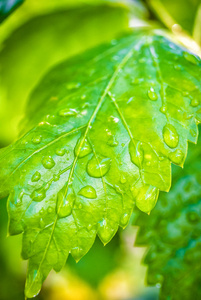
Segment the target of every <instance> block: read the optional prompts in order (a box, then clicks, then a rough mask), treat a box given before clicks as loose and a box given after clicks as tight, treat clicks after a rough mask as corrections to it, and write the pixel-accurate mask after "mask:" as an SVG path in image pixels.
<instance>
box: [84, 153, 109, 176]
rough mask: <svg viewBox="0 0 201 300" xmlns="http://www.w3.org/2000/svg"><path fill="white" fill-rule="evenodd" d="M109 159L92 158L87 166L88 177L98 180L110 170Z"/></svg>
mask: <svg viewBox="0 0 201 300" xmlns="http://www.w3.org/2000/svg"><path fill="white" fill-rule="evenodd" d="M110 164H111V159H110V158H103V159H101V158H100V157H95V156H93V157H92V159H91V160H90V161H89V162H88V164H87V172H88V174H89V175H90V176H92V177H96V178H100V177H102V176H104V175H105V174H107V172H108V171H109V169H110Z"/></svg>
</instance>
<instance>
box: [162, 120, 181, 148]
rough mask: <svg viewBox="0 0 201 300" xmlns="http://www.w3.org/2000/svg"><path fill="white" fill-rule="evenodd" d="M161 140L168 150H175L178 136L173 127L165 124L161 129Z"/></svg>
mask: <svg viewBox="0 0 201 300" xmlns="http://www.w3.org/2000/svg"><path fill="white" fill-rule="evenodd" d="M163 138H164V142H165V143H166V145H167V146H168V147H170V148H176V147H177V145H178V143H179V136H178V133H177V131H176V129H175V127H174V126H173V125H171V124H167V125H165V126H164V128H163Z"/></svg>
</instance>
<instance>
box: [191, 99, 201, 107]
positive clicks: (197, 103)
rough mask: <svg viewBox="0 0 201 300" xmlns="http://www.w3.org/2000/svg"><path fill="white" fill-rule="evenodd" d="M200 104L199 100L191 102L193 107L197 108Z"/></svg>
mask: <svg viewBox="0 0 201 300" xmlns="http://www.w3.org/2000/svg"><path fill="white" fill-rule="evenodd" d="M199 104H200V102H199V100H198V99H192V100H191V106H193V107H197V106H198V105H199Z"/></svg>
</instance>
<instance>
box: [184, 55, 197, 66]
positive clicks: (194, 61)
mask: <svg viewBox="0 0 201 300" xmlns="http://www.w3.org/2000/svg"><path fill="white" fill-rule="evenodd" d="M184 58H185V59H186V60H187V61H189V62H191V63H192V64H194V65H197V64H198V63H199V60H198V58H197V57H196V56H194V55H193V54H191V53H189V52H184Z"/></svg>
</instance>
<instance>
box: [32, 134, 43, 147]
mask: <svg viewBox="0 0 201 300" xmlns="http://www.w3.org/2000/svg"><path fill="white" fill-rule="evenodd" d="M41 140H42V136H41V135H37V136H35V137H33V138H32V142H33V143H34V144H35V145H37V144H40V142H41Z"/></svg>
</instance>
